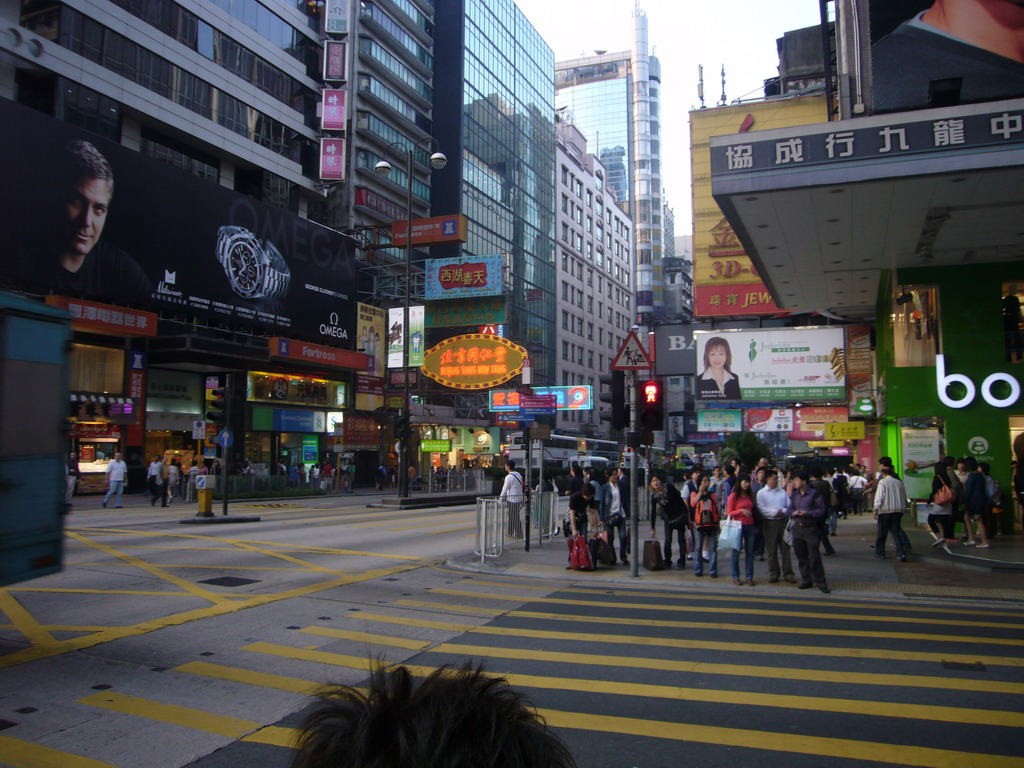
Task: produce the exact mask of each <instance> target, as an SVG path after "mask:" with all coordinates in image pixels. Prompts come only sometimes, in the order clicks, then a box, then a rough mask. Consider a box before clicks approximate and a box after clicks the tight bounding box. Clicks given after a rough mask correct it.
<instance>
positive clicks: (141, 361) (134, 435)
mask: <svg viewBox="0 0 1024 768" xmlns="http://www.w3.org/2000/svg"><path fill="white" fill-rule="evenodd" d="M127 390H128V397H131V398H138V403H139V413H145V412H146V355H145V353H143V352H136V351H134V350H132V351H130V352H128V386H127ZM125 437H126V438H127V444H128V445H142V444H143V443H144V442H145V432H144V431H143V424H142V422H141V421H140V420H139V419H136V420H135V423H134V424H131V425H130V426H129V427H128V428H127V431H126V434H125Z"/></svg>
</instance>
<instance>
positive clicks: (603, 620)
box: [393, 598, 1020, 648]
mask: <svg viewBox="0 0 1024 768" xmlns="http://www.w3.org/2000/svg"><path fill="white" fill-rule="evenodd" d="M524 601H526V602H529V601H528V600H526V599H525V598H524ZM393 605H394V606H395V607H399V608H423V609H427V610H433V611H439V612H442V613H454V612H462V613H484V612H489V613H490V614H491V615H492V616H499V615H505V616H513V617H516V618H524V619H546V620H548V621H569V622H573V623H589V624H612V625H620V626H621V625H627V626H631V627H634V626H636V624H637V621H638V620H637V619H635V618H622V617H618V616H590V615H586V614H580V615H565V614H561V613H545V612H542V611H523V610H508V611H505V610H502V609H500V608H480V607H467V606H454V605H448V604H447V603H434V602H429V601H426V600H395V602H394V603H393ZM643 625H644V626H645V627H661V628H672V629H709V630H714V631H725V632H785V633H787V634H790V635H817V636H824V637H842V638H851V637H864V638H874V639H884V640H931V641H935V642H942V643H960V642H961V638H960V637H959V636H955V637H954V636H950V635H929V634H924V633H918V632H879V631H873V630H865V629H859V630H858V629H822V628H818V627H810V628H809V627H787V626H784V625H779V626H776V625H772V624H726V623H713V622H701V621H683V620H672V619H649V618H645V619H644V620H643ZM970 640H971V642H972V643H974V644H977V645H1008V646H1012V647H1014V648H1018V647H1020V641H1019V640H1016V639H1003V638H997V637H996V638H992V637H971V638H970Z"/></svg>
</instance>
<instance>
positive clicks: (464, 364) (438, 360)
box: [422, 333, 527, 390]
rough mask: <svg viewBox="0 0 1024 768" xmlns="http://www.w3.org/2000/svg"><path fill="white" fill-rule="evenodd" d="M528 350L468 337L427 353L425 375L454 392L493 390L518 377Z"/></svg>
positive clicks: (505, 342) (480, 336)
mask: <svg viewBox="0 0 1024 768" xmlns="http://www.w3.org/2000/svg"><path fill="white" fill-rule="evenodd" d="M526 359H527V354H526V350H525V349H523V347H521V346H519V345H518V344H516V343H514V342H512V341H509V340H508V339H505V338H502V337H500V336H485V335H484V334H482V333H467V334H464V335H462V336H453V337H452V338H450V339H447V340H445V341H442V342H441V343H440V344H438V345H437V346H434V347H431V348H430V349H428V350H427V352H426V354H425V355H424V359H423V368H422V370H423V373H424V374H425V375H426V376H429V377H430V378H431V379H433V380H434V381H436V382H438V383H440V384H444V385H445V386H446V387H452V388H453V389H476V390H479V389H491V388H492V387H496V386H498V385H499V384H504V383H505V382H506V381H508V380H509V379H511V378H512V377H513V376H516V375H517V374H518V373H519V372H520V371H522V369H523V361H524V360H526Z"/></svg>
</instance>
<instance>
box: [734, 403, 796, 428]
mask: <svg viewBox="0 0 1024 768" xmlns="http://www.w3.org/2000/svg"><path fill="white" fill-rule="evenodd" d="M743 425H744V427H745V428H746V430H747V431H748V432H792V431H793V409H792V408H751V409H749V410H746V411H744V412H743Z"/></svg>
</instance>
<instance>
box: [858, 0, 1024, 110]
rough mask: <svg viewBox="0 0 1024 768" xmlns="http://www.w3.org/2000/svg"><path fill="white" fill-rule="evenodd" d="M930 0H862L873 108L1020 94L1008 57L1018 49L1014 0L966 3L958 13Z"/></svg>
mask: <svg viewBox="0 0 1024 768" xmlns="http://www.w3.org/2000/svg"><path fill="white" fill-rule="evenodd" d="M935 5H936V3H935V2H934V0H884V2H883V0H870V2H869V3H868V14H867V17H868V19H870V24H871V28H870V34H871V70H870V71H871V72H872V90H873V97H874V104H873V107H874V110H875V111H876V112H892V111H897V110H909V109H923V108H927V107H941V106H947V105H951V104H967V103H971V102H978V101H992V100H995V99H1006V98H1013V97H1017V96H1021V95H1024V79H1022V77H1021V64H1020V61H1019V60H1018V59H1015V58H1010V56H1013V55H1014V54H1013V53H1012V52H1013V51H1020V50H1021V48H1022V46H1024V29H1022V28H1021V26H1020V22H1019V19H1020V8H1019V6H1020V3H1019V2H1005V3H1004V2H1000V3H996V4H995V5H994V6H993V7H992V9H988V7H987V6H985V5H979V6H978V7H975V6H974V5H969V6H967V9H966V12H961V13H953V12H950V11H948V10H946V9H944V8H942V7H939V8H937V9H936V8H933V6H935ZM982 8H985V9H986V10H982ZM922 12H925V13H924V15H923V16H920V14H921V13H922ZM968 40H970V41H971V42H967V41H968ZM936 84H938V85H936Z"/></svg>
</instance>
